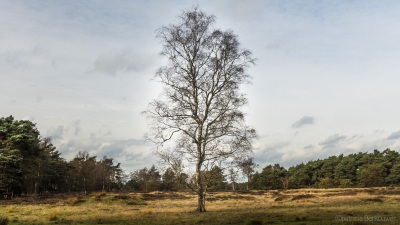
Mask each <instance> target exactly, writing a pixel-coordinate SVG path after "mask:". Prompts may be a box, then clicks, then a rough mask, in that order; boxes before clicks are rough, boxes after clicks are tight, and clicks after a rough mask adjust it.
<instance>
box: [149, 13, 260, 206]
mask: <svg viewBox="0 0 400 225" xmlns="http://www.w3.org/2000/svg"><path fill="white" fill-rule="evenodd" d="M214 23H215V17H214V16H213V15H208V14H206V13H204V12H202V11H200V10H199V9H198V8H194V9H192V10H187V11H183V12H182V14H181V15H180V16H179V22H178V23H176V24H171V25H168V26H163V27H162V28H160V29H159V30H158V34H157V38H159V39H160V40H161V42H162V43H163V50H162V52H161V55H163V56H165V57H166V59H167V60H168V63H167V65H165V66H163V67H161V68H159V70H158V71H157V73H156V75H155V80H156V81H158V82H160V83H161V84H162V85H163V87H164V90H163V93H162V95H160V97H159V98H158V99H155V100H153V101H152V102H151V103H150V104H149V105H148V108H147V109H146V110H145V111H144V114H145V116H146V117H147V118H148V121H149V126H150V129H149V130H150V131H149V133H148V134H147V137H148V139H150V140H152V141H153V142H155V143H157V144H158V146H159V149H160V153H163V151H165V148H163V147H165V144H166V143H167V142H169V143H173V147H172V148H170V149H173V150H169V151H172V152H173V153H175V154H178V155H180V156H182V157H183V158H185V159H186V160H187V162H189V163H192V165H193V166H194V167H195V170H196V187H191V188H192V190H194V191H195V192H196V193H197V195H198V207H197V211H198V212H205V211H206V208H205V190H204V183H203V180H202V171H203V169H204V165H205V163H208V162H209V161H218V160H222V161H223V160H230V159H231V160H234V159H237V158H242V157H248V155H250V154H251V152H252V149H251V144H252V140H253V139H254V138H256V131H255V130H254V129H253V128H251V127H248V126H246V125H245V120H244V119H245V115H244V113H243V112H242V111H241V109H242V107H243V106H244V105H246V104H247V99H246V96H245V94H243V93H242V92H241V91H240V86H241V85H242V84H245V83H249V78H250V77H249V74H248V73H247V69H248V68H249V66H250V65H252V64H254V60H255V59H254V58H252V56H251V55H252V54H251V52H250V51H249V50H247V49H243V48H241V47H240V43H239V41H238V39H237V36H236V35H235V34H234V33H233V32H232V31H222V30H219V29H215V28H214V27H213V25H214Z"/></svg>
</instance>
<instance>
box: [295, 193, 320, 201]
mask: <svg viewBox="0 0 400 225" xmlns="http://www.w3.org/2000/svg"><path fill="white" fill-rule="evenodd" d="M307 198H316V196H315V195H311V194H305V195H297V196H294V197H293V198H292V200H293V201H294V200H300V199H307Z"/></svg>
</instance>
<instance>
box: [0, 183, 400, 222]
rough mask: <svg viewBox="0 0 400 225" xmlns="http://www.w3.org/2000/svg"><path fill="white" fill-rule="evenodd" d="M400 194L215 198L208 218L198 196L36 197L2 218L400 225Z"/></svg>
mask: <svg viewBox="0 0 400 225" xmlns="http://www.w3.org/2000/svg"><path fill="white" fill-rule="evenodd" d="M399 193H400V189H398V188H392V189H388V188H378V189H376V188H375V189H356V188H353V189H299V190H284V191H252V192H220V193H209V194H207V199H208V200H207V202H206V207H207V210H208V212H206V213H196V212H194V210H195V209H196V196H195V195H193V194H192V193H181V192H167V193H165V192H152V193H123V194H117V193H96V194H93V195H90V196H79V195H73V196H47V198H38V197H31V196H30V197H24V198H16V199H13V200H11V201H1V202H0V204H2V205H0V216H3V217H7V218H8V219H9V220H10V223H9V224H11V225H13V224H14V225H17V224H20V225H22V224H161V225H162V224H303V225H304V224H400V213H399V210H398V209H399V207H400V195H399ZM76 202H79V203H76ZM394 217H396V218H394ZM360 218H364V219H365V220H361V219H360ZM378 219H390V221H385V222H384V223H383V222H380V223H378V221H377V220H378Z"/></svg>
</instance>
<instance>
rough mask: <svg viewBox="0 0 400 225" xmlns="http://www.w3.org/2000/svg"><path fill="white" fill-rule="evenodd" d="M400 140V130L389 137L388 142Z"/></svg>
mask: <svg viewBox="0 0 400 225" xmlns="http://www.w3.org/2000/svg"><path fill="white" fill-rule="evenodd" d="M399 138H400V130H399V131H397V132H393V133H391V134H390V135H389V137H387V139H388V140H395V139H399Z"/></svg>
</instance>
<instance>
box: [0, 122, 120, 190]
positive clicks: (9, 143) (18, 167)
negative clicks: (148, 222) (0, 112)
mask: <svg viewBox="0 0 400 225" xmlns="http://www.w3.org/2000/svg"><path fill="white" fill-rule="evenodd" d="M121 187H122V170H121V169H120V164H117V165H113V159H110V158H107V157H104V158H103V159H102V160H100V161H96V156H94V157H89V154H87V153H86V152H79V153H78V155H77V156H76V157H75V158H74V159H73V160H72V161H71V162H69V163H67V162H66V160H65V159H63V158H62V157H61V153H60V152H58V151H57V150H56V148H55V147H54V146H53V144H52V143H51V138H42V137H40V133H39V131H38V130H37V128H36V125H35V124H34V123H32V122H31V121H28V120H14V117H12V116H9V117H6V118H0V192H5V193H11V192H12V193H14V195H18V194H23V193H26V194H41V193H46V192H66V191H85V192H87V191H104V190H107V191H110V190H112V189H119V188H121Z"/></svg>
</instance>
